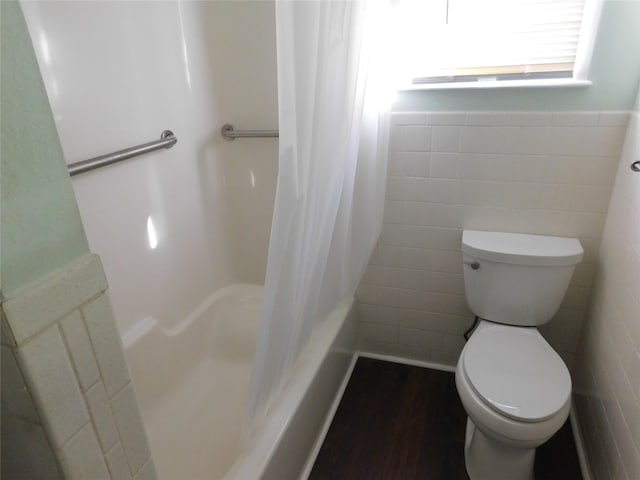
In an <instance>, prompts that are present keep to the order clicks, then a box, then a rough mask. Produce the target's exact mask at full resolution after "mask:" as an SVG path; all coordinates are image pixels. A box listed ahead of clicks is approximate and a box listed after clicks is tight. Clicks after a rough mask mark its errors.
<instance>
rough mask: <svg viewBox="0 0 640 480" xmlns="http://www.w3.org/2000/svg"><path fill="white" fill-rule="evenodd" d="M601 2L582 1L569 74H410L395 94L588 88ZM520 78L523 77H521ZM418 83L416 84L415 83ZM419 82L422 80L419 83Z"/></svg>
mask: <svg viewBox="0 0 640 480" xmlns="http://www.w3.org/2000/svg"><path fill="white" fill-rule="evenodd" d="M603 2H604V0H586V1H585V6H584V11H583V17H582V21H581V24H580V33H579V41H578V47H577V51H576V56H575V61H574V64H573V69H572V75H571V77H569V76H559V77H554V76H553V74H549V73H547V74H545V75H542V76H541V75H536V74H535V73H533V74H529V75H527V74H524V75H523V74H516V75H513V76H512V78H508V77H509V74H500V77H501V78H499V79H498V78H497V77H498V75H496V76H491V75H490V74H487V73H484V74H482V73H481V74H478V73H476V74H474V73H473V72H470V75H469V79H465V74H464V72H465V71H474V70H475V71H478V70H485V71H487V70H490V69H491V67H472V68H464V67H461V68H458V69H456V75H455V77H452V76H449V77H447V76H442V77H420V76H418V75H415V76H414V75H412V76H411V78H410V80H409V83H408V84H407V83H405V84H403V85H400V86H399V88H397V90H398V91H407V90H409V91H410V90H461V89H487V88H488V89H502V88H539V87H588V86H590V85H592V84H593V83H592V82H591V81H590V80H589V79H588V75H589V70H590V66H591V60H592V57H593V51H594V46H595V42H596V36H597V32H598V26H599V23H600V15H601V12H602V6H603ZM523 77H524V78H523ZM416 80H418V82H416ZM419 80H422V82H420V81H419Z"/></svg>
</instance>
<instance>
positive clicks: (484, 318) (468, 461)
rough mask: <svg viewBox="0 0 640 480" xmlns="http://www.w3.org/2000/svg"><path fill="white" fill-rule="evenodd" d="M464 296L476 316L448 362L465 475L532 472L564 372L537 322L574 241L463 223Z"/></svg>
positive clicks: (565, 269) (506, 478)
mask: <svg viewBox="0 0 640 480" xmlns="http://www.w3.org/2000/svg"><path fill="white" fill-rule="evenodd" d="M462 253H463V270H464V286H465V294H466V297H467V303H468V305H469V308H470V309H471V311H472V312H473V313H474V314H475V315H476V316H477V317H478V319H479V321H478V324H477V327H476V328H475V330H474V332H473V334H472V335H471V338H469V340H468V342H467V343H466V345H465V346H464V348H463V350H462V353H461V354H460V358H459V360H458V364H457V366H456V374H455V378H456V387H457V389H458V394H459V396H460V399H461V401H462V405H463V406H464V409H465V411H466V412H467V427H466V434H465V452H464V453H465V465H466V468H467V473H468V474H469V478H470V479H471V480H533V479H534V474H533V463H534V459H535V452H536V448H537V447H539V446H540V445H542V444H543V443H544V442H546V441H547V440H548V439H549V438H551V437H552V436H553V435H554V434H555V433H556V432H557V431H558V430H559V429H560V427H561V426H562V425H563V424H564V422H565V421H566V419H567V416H568V415H569V408H570V405H571V377H570V376H569V371H568V370H567V367H566V365H565V364H564V362H563V361H562V359H561V358H560V356H559V355H558V354H557V353H556V352H555V351H554V350H553V348H551V346H550V345H549V344H548V343H547V342H546V340H545V339H544V338H543V337H542V335H541V334H540V332H538V330H537V328H536V327H537V326H538V325H542V324H545V323H547V322H548V321H549V320H551V318H552V317H553V315H554V314H555V313H556V311H557V310H558V308H559V306H560V303H561V302H562V299H563V298H564V295H565V293H566V290H567V288H568V286H569V283H570V281H571V277H572V275H573V271H574V268H575V266H576V265H577V264H578V263H579V262H580V261H581V260H582V257H583V254H584V252H583V250H582V246H581V245H580V242H579V241H578V240H576V239H574V238H563V237H549V236H542V235H524V234H515V233H502V232H484V231H474V230H465V231H464V232H463V235H462Z"/></svg>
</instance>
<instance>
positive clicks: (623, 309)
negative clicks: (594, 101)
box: [574, 106, 640, 480]
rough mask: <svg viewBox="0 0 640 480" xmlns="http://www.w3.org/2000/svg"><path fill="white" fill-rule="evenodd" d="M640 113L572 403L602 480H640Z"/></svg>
mask: <svg viewBox="0 0 640 480" xmlns="http://www.w3.org/2000/svg"><path fill="white" fill-rule="evenodd" d="M636 160H640V114H639V108H638V106H636V112H635V113H634V114H633V115H632V117H631V121H630V123H629V127H628V130H627V134H626V140H625V144H624V149H623V152H622V156H621V159H620V164H619V166H618V172H617V176H616V179H615V184H614V188H613V194H612V196H611V204H610V206H609V212H608V214H607V221H606V225H605V228H604V233H603V236H602V245H601V247H600V251H599V253H598V257H597V265H598V268H597V272H596V276H595V281H594V285H593V289H592V290H591V298H590V302H589V309H588V315H587V320H586V323H585V329H584V333H583V338H582V341H581V348H580V352H579V356H578V362H577V364H576V373H577V375H576V383H577V385H576V395H575V398H574V401H575V405H576V407H577V411H578V417H579V420H580V424H581V427H582V433H583V437H584V440H585V443H586V446H587V450H588V453H589V457H590V460H591V466H592V470H593V473H594V475H595V479H596V480H611V479H616V480H617V479H620V480H635V479H637V478H640V273H639V272H640V173H634V172H632V171H631V170H630V169H629V165H630V164H631V163H632V162H634V161H636Z"/></svg>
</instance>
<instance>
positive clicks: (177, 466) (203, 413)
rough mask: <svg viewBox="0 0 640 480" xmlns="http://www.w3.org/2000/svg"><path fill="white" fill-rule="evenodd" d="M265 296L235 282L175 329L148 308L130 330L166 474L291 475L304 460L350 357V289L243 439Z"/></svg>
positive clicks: (139, 388)
mask: <svg viewBox="0 0 640 480" xmlns="http://www.w3.org/2000/svg"><path fill="white" fill-rule="evenodd" d="M262 297H263V287H262V286H258V285H248V284H236V285H230V286H228V287H225V288H223V289H221V290H218V291H216V292H214V293H213V294H212V295H211V296H210V297H209V298H208V299H207V300H206V301H205V302H203V303H202V305H200V306H199V307H198V308H197V309H196V310H195V311H194V312H193V313H192V314H191V315H189V316H188V317H187V318H185V319H184V320H182V321H181V322H180V323H179V324H178V325H177V326H176V327H175V328H172V329H171V330H166V329H163V328H161V327H160V326H159V325H158V323H157V322H156V321H155V320H154V319H152V318H145V319H143V320H141V321H139V322H138V323H137V324H135V325H134V326H133V327H132V328H130V329H129V330H128V331H126V332H125V333H124V335H123V344H124V347H125V352H126V355H127V360H128V362H129V367H130V369H131V374H132V377H133V382H134V385H135V389H136V393H137V396H138V401H139V403H140V409H141V411H142V416H143V419H144V423H145V428H146V430H147V435H148V437H149V443H150V445H151V451H152V454H153V456H154V460H155V464H156V468H157V471H158V476H159V478H160V480H173V479H181V480H218V479H224V480H253V479H256V480H257V479H264V480H268V479H279V480H281V479H287V480H288V479H295V478H299V477H300V475H301V472H302V471H303V470H304V468H305V464H306V462H307V460H308V458H309V456H310V454H311V452H312V451H313V449H314V445H315V443H316V441H317V439H318V435H319V432H320V431H321V429H322V425H323V424H324V422H325V420H326V418H327V414H328V412H329V410H330V408H331V405H332V402H333V401H334V399H335V397H336V394H337V392H338V390H339V388H340V385H341V384H342V382H343V380H344V378H345V376H346V374H347V372H348V371H349V368H350V365H351V363H352V360H353V357H354V351H355V342H356V336H355V319H354V318H353V316H354V313H353V299H352V298H348V299H345V300H344V301H343V302H341V303H340V304H339V305H338V306H337V307H336V309H335V310H334V311H333V312H332V313H331V314H330V315H329V317H328V318H327V319H326V321H325V322H323V323H322V325H321V326H320V327H319V328H317V329H316V331H315V332H314V333H313V335H312V337H311V340H310V342H309V344H308V345H307V347H306V348H305V350H304V351H303V352H302V354H301V356H300V358H299V360H298V362H297V363H296V366H295V368H294V370H293V372H292V375H291V377H290V379H289V381H288V383H287V385H286V386H285V389H284V390H283V392H282V393H281V395H280V396H279V398H278V399H277V401H276V402H275V403H274V406H273V408H272V409H271V411H270V412H269V414H268V416H267V418H266V420H265V422H264V424H263V425H262V426H261V427H260V428H259V429H258V431H257V432H256V433H255V434H254V436H253V437H252V439H251V440H250V441H249V443H248V445H246V446H244V447H243V445H242V442H241V433H242V422H243V415H244V411H245V406H246V399H247V392H248V389H249V380H250V376H251V368H252V365H253V357H254V353H255V343H256V338H257V334H258V331H259V322H260V307H261V304H262Z"/></svg>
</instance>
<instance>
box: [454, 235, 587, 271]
mask: <svg viewBox="0 0 640 480" xmlns="http://www.w3.org/2000/svg"><path fill="white" fill-rule="evenodd" d="M462 251H463V252H464V253H466V254H467V255H470V256H472V257H475V258H479V259H484V260H490V261H494V262H500V263H511V264H516V265H541V266H549V265H550V266H568V265H576V264H578V263H580V260H582V256H583V255H584V250H582V245H580V242H579V241H578V240H577V239H575V238H566V237H550V236H546V235H530V234H523V233H504V232H484V231H479V230H464V231H463V232H462Z"/></svg>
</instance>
